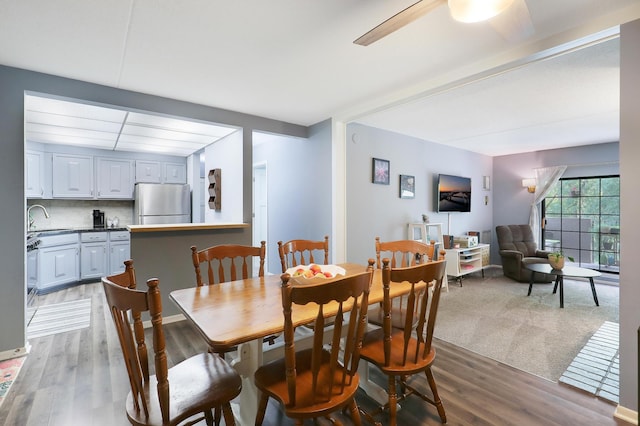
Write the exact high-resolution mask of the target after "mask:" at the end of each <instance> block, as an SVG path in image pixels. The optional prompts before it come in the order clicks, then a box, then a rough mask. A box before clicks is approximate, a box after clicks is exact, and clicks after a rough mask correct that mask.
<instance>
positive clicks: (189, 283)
mask: <svg viewBox="0 0 640 426" xmlns="http://www.w3.org/2000/svg"><path fill="white" fill-rule="evenodd" d="M127 229H128V230H129V232H130V234H131V259H133V266H134V268H135V270H136V279H137V282H138V288H139V289H146V288H147V285H146V281H147V280H148V279H149V278H158V279H159V280H160V291H161V292H162V316H163V317H165V318H166V317H170V316H173V315H177V314H179V311H178V308H177V307H176V306H175V304H174V303H173V302H171V301H170V300H169V298H168V297H169V293H170V292H172V291H173V290H178V289H181V288H188V287H193V286H195V285H196V280H195V271H194V268H193V262H192V260H191V246H194V245H195V246H196V247H198V248H199V249H200V248H206V247H210V246H214V245H218V244H242V245H251V244H252V236H251V227H250V225H249V224H247V223H228V222H223V223H180V224H166V225H165V224H159V225H129V226H128V227H127Z"/></svg>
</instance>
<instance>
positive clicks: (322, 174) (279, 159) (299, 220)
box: [253, 120, 331, 274]
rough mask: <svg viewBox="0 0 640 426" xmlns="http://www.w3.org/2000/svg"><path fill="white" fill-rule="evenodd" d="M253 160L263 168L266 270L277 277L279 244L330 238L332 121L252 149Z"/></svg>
mask: <svg viewBox="0 0 640 426" xmlns="http://www.w3.org/2000/svg"><path fill="white" fill-rule="evenodd" d="M253 162H254V164H259V163H265V164H266V165H267V185H268V188H267V193H268V194H267V200H268V201H267V202H268V206H267V208H268V211H267V216H268V225H267V226H268V229H267V235H268V240H269V241H267V251H268V253H267V257H268V261H269V265H268V267H267V270H268V271H269V272H270V273H275V274H278V273H280V272H281V266H280V260H279V256H278V246H277V242H278V241H288V240H292V239H309V240H321V239H323V238H324V236H325V235H329V236H330V237H331V122H330V121H329V120H327V121H324V122H322V123H319V124H317V125H315V126H312V127H311V128H310V129H309V138H308V139H301V138H291V137H278V138H273V139H272V140H269V141H268V142H265V143H262V144H260V145H258V146H256V147H255V148H254V151H253ZM309 224H313V226H309ZM329 253H330V254H331V251H329Z"/></svg>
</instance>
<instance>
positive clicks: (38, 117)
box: [24, 94, 237, 157]
mask: <svg viewBox="0 0 640 426" xmlns="http://www.w3.org/2000/svg"><path fill="white" fill-rule="evenodd" d="M24 105H25V107H24V108H25V132H24V134H25V138H26V139H27V140H28V141H31V142H39V143H46V144H61V145H75V146H82V147H86V148H97V149H107V150H114V151H135V152H153V153H156V154H167V155H178V156H182V157H186V156H188V155H190V154H193V153H194V152H196V151H199V150H201V149H203V148H204V147H205V146H207V145H210V144H211V143H213V142H215V141H217V140H218V139H220V138H222V137H225V136H227V135H229V134H231V133H233V132H235V131H237V129H235V128H232V127H227V126H218V125H215V124H213V123H204V122H199V121H195V120H186V119H184V118H180V119H179V118H174V117H164V116H160V115H152V114H145V113H140V112H134V111H124V110H122V109H117V108H108V107H105V106H101V105H93V104H89V103H80V102H78V101H71V100H67V99H58V98H47V97H43V96H36V95H31V94H28V95H25V104H24Z"/></svg>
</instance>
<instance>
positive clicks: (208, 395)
mask: <svg viewBox="0 0 640 426" xmlns="http://www.w3.org/2000/svg"><path fill="white" fill-rule="evenodd" d="M203 371H210V372H212V374H210V375H206V374H203ZM168 374H169V398H170V401H169V407H170V412H169V415H170V424H172V425H174V424H178V423H180V422H182V421H183V420H185V419H187V418H189V417H191V416H192V415H194V414H197V413H200V412H202V411H203V407H212V406H219V405H222V403H224V402H227V401H230V400H232V399H233V398H235V397H236V396H238V395H239V394H240V390H241V388H242V379H241V378H240V376H239V375H238V373H237V372H236V371H235V370H234V369H233V368H232V367H231V366H229V364H228V363H227V362H225V361H224V360H223V359H222V358H221V357H220V356H218V355H215V354H210V353H203V354H199V355H195V356H193V357H191V358H188V359H186V360H185V361H183V362H181V363H179V364H177V365H175V366H174V367H172V368H170V369H169V372H168ZM156 386H157V380H156V376H155V375H153V376H149V381H148V382H147V384H146V385H145V386H144V387H145V394H146V395H148V399H147V402H148V406H149V418H148V419H147V418H146V417H145V414H144V411H143V410H142V409H140V411H139V412H136V409H135V408H134V405H133V399H132V396H131V392H129V395H127V402H126V410H127V418H128V419H129V421H130V422H131V423H132V424H134V425H159V426H161V425H162V414H161V412H160V403H159V401H158V393H157V392H156V391H155V389H156Z"/></svg>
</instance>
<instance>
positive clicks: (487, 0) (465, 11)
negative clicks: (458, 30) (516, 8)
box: [449, 0, 513, 23]
mask: <svg viewBox="0 0 640 426" xmlns="http://www.w3.org/2000/svg"><path fill="white" fill-rule="evenodd" d="M511 3H513V0H449V11H450V12H451V17H452V18H453V19H455V20H456V21H459V22H467V23H468V22H480V21H486V20H487V19H490V18H493V17H494V16H496V15H498V14H500V13H502V12H504V11H505V10H506V9H507V8H508V7H509V6H511Z"/></svg>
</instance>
